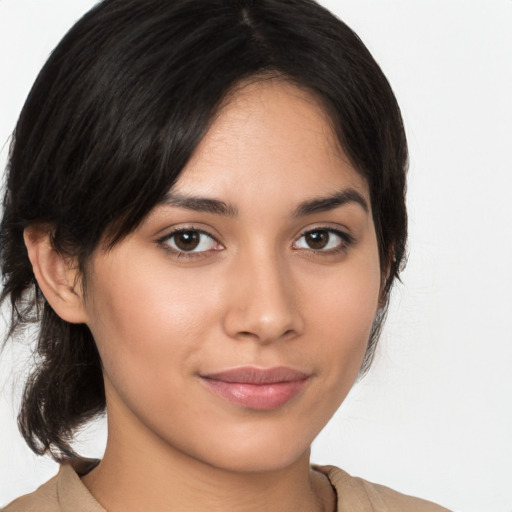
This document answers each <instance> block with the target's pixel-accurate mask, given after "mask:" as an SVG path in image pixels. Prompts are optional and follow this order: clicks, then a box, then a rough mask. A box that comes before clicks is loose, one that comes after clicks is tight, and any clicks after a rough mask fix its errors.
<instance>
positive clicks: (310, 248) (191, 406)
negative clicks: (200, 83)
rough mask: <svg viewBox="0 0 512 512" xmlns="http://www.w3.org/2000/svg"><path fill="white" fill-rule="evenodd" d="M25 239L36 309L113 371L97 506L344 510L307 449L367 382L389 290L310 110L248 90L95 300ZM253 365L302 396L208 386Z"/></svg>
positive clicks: (102, 259)
mask: <svg viewBox="0 0 512 512" xmlns="http://www.w3.org/2000/svg"><path fill="white" fill-rule="evenodd" d="M333 197H336V198H337V199H336V200H335V201H334V200H332V198H333ZM191 198H195V199H194V201H191ZM340 198H341V199H340ZM205 199H207V200H209V201H205ZM319 200H323V201H319ZM208 205H210V206H208ZM211 205H214V206H213V207H212V206H211ZM206 210H211V211H206ZM176 230H178V232H177V233H176ZM25 240H26V244H27V247H28V249H29V254H30V257H31V261H32V263H33V267H34V271H35V274H36V277H37V279H38V281H39V284H40V286H41V289H42V291H43V293H44V294H45V296H46V297H47V299H48V300H49V301H50V303H51V304H52V307H53V308H54V309H55V311H56V312H57V313H58V314H59V315H60V316H62V318H64V319H66V320H68V321H70V322H83V323H86V324H87V325H88V326H89V328H90V329H91V331H92V333H93V336H94V339H95V341H96V343H97V346H98V349H99V353H100V356H101V359H102V362H103V366H104V379H105V390H106V398H107V413H108V429H109V436H108V442H107V448H106V452H105V456H104V458H103V460H102V462H101V463H100V464H99V465H98V467H97V468H96V469H94V470H93V471H92V472H91V473H89V474H88V475H86V476H84V477H83V482H84V483H85V485H86V486H87V487H88V488H89V490H90V491H91V493H92V494H93V495H94V496H95V497H96V499H97V500H98V501H99V502H100V503H101V504H102V505H103V507H105V508H106V509H107V510H109V512H118V511H123V512H131V511H140V510H152V511H154V512H158V511H164V510H165V511H180V512H187V511H201V512H203V511H204V510H208V511H223V512H229V511H237V512H242V511H244V512H249V511H253V510H254V511H256V510H257V511H262V510H265V511H274V510H275V511H279V512H284V511H290V512H292V511H293V512H298V511H302V510H304V511H320V510H324V511H325V510H327V511H331V510H334V509H335V496H334V492H333V490H332V489H331V487H330V485H329V483H328V481H327V479H326V477H324V476H323V475H321V474H320V473H318V472H316V471H314V470H312V469H311V468H310V463H309V452H310V448H309V447H310V445H311V442H312V441H313V439H314V438H315V437H316V436H317V435H318V433H319V432H320V430H321V429H322V428H323V427H324V425H325V424H326V423H327V421H328V420H329V419H330V418H331V416H332V415H333V413H334V412H335V411H336V409H337V408H338V407H339V406H340V404H341V402H342V401H343V400H344V398H345V397H346V395H347V393H348V392H349V390H350V388H351V386H352V384H353V382H354V380H355V379H356V377H357V374H358V370H359V368H360V365H361V362H362V359H363V356H364V353H365V349H366V345H367V341H368V338H369V334H370V330H371V326H372V322H373V319H374V317H375V314H376V312H377V310H378V307H379V295H380V292H381V283H382V281H383V275H382V271H381V268H380V264H379V255H378V247H377V241H376V235H375V228H374V224H373V220H372V213H371V204H370V197H369V191H368V186H367V183H366V182H365V180H364V178H363V177H362V176H361V175H360V174H359V173H358V172H357V171H356V170H355V169H354V168H353V167H352V165H351V164H350V162H349V159H348V158H347V157H346V155H345V154H344V153H343V151H342V150H341V149H340V147H339V144H338V142H337V139H336V138H335V135H334V134H333V131H332V129H331V127H330V124H329V121H328V118H327V116H326V114H325V112H324V111H323V109H322V107H321V106H320V105H319V103H318V102H317V101H316V100H315V99H314V98H313V97H312V96H311V95H310V94H308V93H306V92H304V91H301V90H300V89H298V88H297V87H295V86H293V85H291V84H289V83H287V82H285V81H283V80H280V79H271V80H264V81H259V82H256V83H255V82H253V83H249V84H245V85H244V86H240V87H239V88H237V90H236V91H235V92H233V93H232V94H231V96H230V97H229V99H228V101H226V102H225V105H224V106H223V107H222V109H221V110H220V112H219V114H218V116H217V117H216V118H215V121H214V122H213V124H212V126H211V128H210V130H209V131H208V133H207V134H206V136H205V137H204V139H203V140H202V142H201V144H200V145H199V147H198V149H197V151H196V152H195V154H194V156H193V158H192V159H191V161H190V162H189V163H188V165H187V166H186V167H185V169H184V170H183V172H182V174H181V176H180V178H179V180H178V181H177V183H176V185H175V187H173V189H172V191H170V194H169V198H168V201H167V202H166V203H165V204H161V205H158V206H157V207H155V208H154V210H153V211H152V212H151V213H150V214H149V216H148V217H147V218H146V219H145V221H144V222H143V223H142V224H141V225H140V227H139V228H138V229H137V230H136V231H134V232H133V233H131V234H130V235H128V236H127V237H126V238H125V239H123V240H122V241H121V242H120V243H118V244H117V245H116V246H115V247H114V248H113V249H112V250H110V251H108V252H106V251H104V250H103V249H101V248H100V249H98V250H97V251H96V252H95V253H94V254H93V256H92V260H91V264H90V273H89V274H88V275H87V276H86V278H87V296H86V297H83V294H82V292H81V288H80V286H76V277H77V276H76V275H75V274H74V272H75V271H74V270H73V269H74V266H73V265H72V264H70V263H69V262H66V261H65V260H64V259H63V258H62V256H60V255H58V254H56V253H55V252H54V251H53V250H52V249H51V246H50V244H49V242H48V237H47V235H46V234H45V232H44V230H41V229H38V228H37V227H31V228H28V229H27V230H26V232H25ZM243 366H251V367H256V368H272V367H276V366H285V367H288V368H293V369H295V370H299V371H301V372H304V373H305V374H307V376H308V379H307V382H306V385H305V386H304V387H303V389H302V390H301V391H300V392H299V393H298V394H297V395H296V396H294V397H293V398H292V399H291V400H289V401H288V402H286V403H285V404H284V405H282V406H280V407H277V408H274V409H270V410H255V409H251V408H247V407H243V406H241V405H239V404H235V403H232V402H230V401H229V400H226V399H225V398H223V397H220V396H218V395H216V394H214V393H212V391H211V390H210V389H209V388H208V386H205V384H204V378H203V376H204V375H206V374H209V373H213V372H219V371H224V370H226V369H232V368H238V367H243Z"/></svg>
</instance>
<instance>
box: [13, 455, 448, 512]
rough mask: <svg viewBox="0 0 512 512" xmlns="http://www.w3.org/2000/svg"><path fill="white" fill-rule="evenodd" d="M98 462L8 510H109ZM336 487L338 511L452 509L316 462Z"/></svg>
mask: <svg viewBox="0 0 512 512" xmlns="http://www.w3.org/2000/svg"><path fill="white" fill-rule="evenodd" d="M94 464H95V463H94V462H93V461H81V462H78V463H74V464H73V466H74V467H73V466H71V465H70V464H65V465H63V466H62V467H61V469H60V471H59V473H58V474H57V475H56V476H54V477H53V478H52V479H51V480H49V481H48V482H46V483H45V484H43V485H42V486H41V487H39V489H37V490H36V491H34V492H33V493H31V494H27V495H26V496H22V497H21V498H18V499H16V500H14V501H13V502H12V503H11V504H9V505H7V507H5V508H4V509H3V511H4V512H106V511H105V509H104V508H103V507H102V506H101V505H100V504H99V503H98V502H97V501H96V500H95V499H94V497H93V496H92V494H91V493H90V492H89V491H88V490H87V488H86V487H85V485H84V484H83V483H82V481H81V480H80V477H79V475H83V474H86V473H87V472H88V471H90V470H91V468H92V466H93V465H94ZM314 467H315V469H317V470H318V471H321V472H322V473H324V474H325V475H327V477H328V478H329V480H330V482H331V485H332V486H333V488H334V490H335V491H336V494H337V497H338V501H337V509H336V510H337V512H443V511H444V512H448V509H446V508H443V507H440V506H439V505H435V504H434V503H431V502H429V501H424V500H421V499H418V498H413V497H411V496H406V495H405V494H401V493H399V492H396V491H393V490H392V489H389V488H388V487H384V486H382V485H378V484H372V483H370V482H367V481H366V480H363V479H361V478H356V477H352V476H350V475H349V474H348V473H345V471H343V470H341V469H339V468H337V467H334V466H314Z"/></svg>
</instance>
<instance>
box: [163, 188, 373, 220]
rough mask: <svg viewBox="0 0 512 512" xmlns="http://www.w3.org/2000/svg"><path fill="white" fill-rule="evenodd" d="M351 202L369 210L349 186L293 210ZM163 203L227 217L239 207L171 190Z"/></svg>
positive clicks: (303, 213) (304, 212)
mask: <svg viewBox="0 0 512 512" xmlns="http://www.w3.org/2000/svg"><path fill="white" fill-rule="evenodd" d="M349 203H356V204H359V205H360V206H361V207H362V208H363V210H364V211H365V212H368V211H369V206H368V202H367V201H366V199H365V198H364V197H363V196H362V195H361V194H360V193H359V192H358V191H357V190H355V189H353V188H347V189H344V190H341V191H340V192H336V193H334V194H332V195H330V196H326V197H316V198H312V199H308V200H306V201H303V202H302V203H300V204H299V206H298V207H297V208H296V209H295V210H294V211H293V213H292V216H293V217H305V216H307V215H312V214H314V213H320V212H326V211H330V210H334V209H336V208H339V207H340V206H344V205H346V204H349ZM161 204H163V205H169V206H176V207H178V208H185V209H187V210H193V211H197V212H207V213H214V214H216V215H223V216H226V217H236V216H237V215H238V209H237V208H236V207H235V206H234V205H232V204H231V203H227V202H225V201H221V200H219V199H211V198H208V197H196V196H188V195H182V194H177V193H174V192H169V193H168V194H167V195H166V196H165V197H164V199H163V201H162V203H161Z"/></svg>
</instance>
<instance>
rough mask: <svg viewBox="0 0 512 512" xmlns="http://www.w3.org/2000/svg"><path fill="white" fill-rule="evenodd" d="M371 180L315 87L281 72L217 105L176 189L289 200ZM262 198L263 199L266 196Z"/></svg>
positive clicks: (364, 191)
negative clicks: (341, 140)
mask: <svg viewBox="0 0 512 512" xmlns="http://www.w3.org/2000/svg"><path fill="white" fill-rule="evenodd" d="M347 187H350V188H354V189H356V190H357V191H358V192H359V193H361V195H363V196H364V197H365V198H367V200H368V203H369V193H368V186H367V183H366V180H365V179H364V178H363V177H362V175H361V174H360V173H359V172H357V171H356V170H355V169H354V167H353V166H352V164H351V163H350V160H349V158H348V157H347V156H346V154H345V153H344V151H343V150H342V148H341V146H340V143H339V141H338V138H337V137H336V135H335V133H334V130H333V128H332V126H331V122H330V118H329V117H328V115H327V113H326V111H325V109H324V108H323V107H322V106H321V104H320V102H319V101H318V100H317V99H316V98H315V97H314V96H313V95H312V94H310V93H308V92H305V91H304V90H301V89H299V88H298V87H296V86H294V85H291V84H290V83H287V82H285V81H283V80H280V79H267V80H263V81H259V82H252V83H249V84H245V85H242V86H239V87H238V88H237V89H236V90H235V91H233V92H232V93H231V94H230V95H229V97H228V99H227V100H226V102H225V103H224V105H223V106H222V107H221V108H220V109H219V112H218V114H217V116H216V117H215V119H214V121H213V123H212V125H211V127H210V129H209V130H208V132H207V134H206V135H205V137H204V138H203V140H202V141H201V143H200V144H199V146H198V148H197V149H196V151H195V153H194V155H193V156H192V158H191V160H190V161H189V163H188V164H187V166H186V167H185V169H184V170H183V172H182V174H181V175H180V178H179V179H178V181H177V183H176V184H175V186H174V187H173V191H176V192H179V193H182V194H201V195H216V196H222V197H227V196H230V197H232V198H233V199H236V198H238V199H239V200H241V199H243V198H244V197H246V192H247V191H249V193H252V194H257V195H258V196H260V197H266V199H267V200H275V201H278V202H281V203H282V202H286V201H289V202H291V203H294V202H298V201H301V200H302V199H303V198H304V196H305V195H313V196H315V195H325V194H328V193H332V192H333V190H338V189H340V188H347ZM260 205H261V203H260Z"/></svg>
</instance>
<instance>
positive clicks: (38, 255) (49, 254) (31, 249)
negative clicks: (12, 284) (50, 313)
mask: <svg viewBox="0 0 512 512" xmlns="http://www.w3.org/2000/svg"><path fill="white" fill-rule="evenodd" d="M50 232H51V228H50V227H49V226H48V225H32V226H28V227H27V228H25V230H24V232H23V238H24V241H25V245H26V247H27V251H28V257H29V259H30V263H31V264H32V269H33V272H34V276H35V278H36V280H37V283H38V285H39V288H40V289H41V291H42V292H43V294H44V296H45V298H46V300H47V301H48V303H49V304H50V306H51V307H52V309H53V310H54V311H55V313H57V315H59V316H60V317H61V318H62V319H63V320H65V321H67V322H70V323H86V320H87V317H86V311H85V307H84V303H83V294H82V289H81V287H80V285H79V282H80V280H79V279H78V277H79V272H78V270H77V269H76V268H75V267H74V266H73V265H72V264H71V261H70V259H69V258H66V257H65V256H64V255H62V254H61V253H60V252H58V251H57V250H56V249H55V248H54V247H53V244H52V242H51V236H50Z"/></svg>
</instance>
